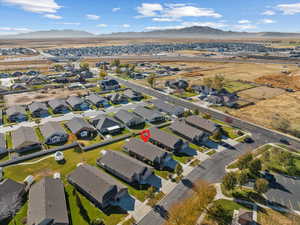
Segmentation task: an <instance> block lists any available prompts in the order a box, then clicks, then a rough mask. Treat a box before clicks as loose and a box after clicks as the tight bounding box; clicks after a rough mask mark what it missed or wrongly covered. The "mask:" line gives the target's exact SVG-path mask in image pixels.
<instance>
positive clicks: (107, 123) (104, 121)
mask: <svg viewBox="0 0 300 225" xmlns="http://www.w3.org/2000/svg"><path fill="white" fill-rule="evenodd" d="M91 122H92V123H93V124H96V128H97V129H98V130H101V129H106V128H109V127H113V126H119V127H123V125H121V124H120V123H119V122H118V121H116V120H115V119H114V118H111V117H109V116H106V115H99V116H96V117H95V118H93V119H92V120H91Z"/></svg>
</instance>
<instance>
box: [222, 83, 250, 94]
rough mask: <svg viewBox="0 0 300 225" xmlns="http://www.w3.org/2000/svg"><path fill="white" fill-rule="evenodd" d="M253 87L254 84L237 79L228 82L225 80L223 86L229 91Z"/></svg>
mask: <svg viewBox="0 0 300 225" xmlns="http://www.w3.org/2000/svg"><path fill="white" fill-rule="evenodd" d="M253 87H255V86H254V85H252V84H247V83H244V82H239V81H229V82H226V84H225V86H224V88H225V89H226V90H227V91H228V92H230V93H234V92H237V91H242V90H246V89H249V88H253Z"/></svg>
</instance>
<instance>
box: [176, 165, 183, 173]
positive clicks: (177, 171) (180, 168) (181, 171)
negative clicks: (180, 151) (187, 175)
mask: <svg viewBox="0 0 300 225" xmlns="http://www.w3.org/2000/svg"><path fill="white" fill-rule="evenodd" d="M175 173H176V174H177V176H180V175H181V174H182V173H183V168H182V166H181V165H180V164H179V163H178V164H177V166H176V168H175Z"/></svg>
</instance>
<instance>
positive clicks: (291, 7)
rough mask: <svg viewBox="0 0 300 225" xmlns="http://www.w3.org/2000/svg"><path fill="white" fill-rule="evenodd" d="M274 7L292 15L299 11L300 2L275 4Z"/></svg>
mask: <svg viewBox="0 0 300 225" xmlns="http://www.w3.org/2000/svg"><path fill="white" fill-rule="evenodd" d="M276 8H278V9H279V10H280V11H281V12H283V14H284V15H294V14H297V13H300V3H294V4H280V5H277V6H276Z"/></svg>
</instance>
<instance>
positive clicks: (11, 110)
mask: <svg viewBox="0 0 300 225" xmlns="http://www.w3.org/2000/svg"><path fill="white" fill-rule="evenodd" d="M16 113H22V114H26V108H25V107H24V106H21V105H14V106H11V107H9V108H7V109H6V114H7V116H8V117H10V116H12V115H14V114H16Z"/></svg>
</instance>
